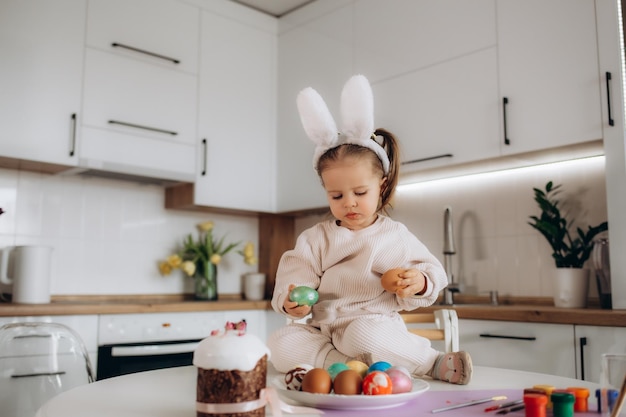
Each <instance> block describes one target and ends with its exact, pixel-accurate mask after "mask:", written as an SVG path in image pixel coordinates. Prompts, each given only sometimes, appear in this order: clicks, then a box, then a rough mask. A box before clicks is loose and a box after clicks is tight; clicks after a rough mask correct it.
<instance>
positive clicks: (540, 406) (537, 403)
mask: <svg viewBox="0 0 626 417" xmlns="http://www.w3.org/2000/svg"><path fill="white" fill-rule="evenodd" d="M547 404H548V397H547V396H546V395H545V394H540V393H537V392H535V393H525V394H524V410H525V413H526V417H546V405H547Z"/></svg>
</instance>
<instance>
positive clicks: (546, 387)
mask: <svg viewBox="0 0 626 417" xmlns="http://www.w3.org/2000/svg"><path fill="white" fill-rule="evenodd" d="M533 388H534V389H540V390H542V391H543V392H545V393H546V396H547V397H548V405H547V406H546V407H548V408H552V401H551V395H552V391H554V390H555V389H556V388H555V387H554V386H553V385H533Z"/></svg>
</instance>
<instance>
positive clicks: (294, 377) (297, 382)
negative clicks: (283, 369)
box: [285, 364, 313, 391]
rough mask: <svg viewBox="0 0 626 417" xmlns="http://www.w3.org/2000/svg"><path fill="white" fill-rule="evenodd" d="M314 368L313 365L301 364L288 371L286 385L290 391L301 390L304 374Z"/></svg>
mask: <svg viewBox="0 0 626 417" xmlns="http://www.w3.org/2000/svg"><path fill="white" fill-rule="evenodd" d="M311 369H313V366H311V365H306V364H300V365H296V366H295V367H294V368H292V369H290V370H289V371H287V373H286V374H285V387H286V388H287V389H288V390H290V391H300V389H301V388H302V380H303V379H304V375H305V374H306V373H307V372H309V371H310V370H311Z"/></svg>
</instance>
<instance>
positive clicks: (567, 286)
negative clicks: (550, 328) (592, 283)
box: [554, 268, 589, 308]
mask: <svg viewBox="0 0 626 417" xmlns="http://www.w3.org/2000/svg"><path fill="white" fill-rule="evenodd" d="M588 295H589V270H588V269H582V268H557V269H556V271H555V276H554V305H555V306H556V307H563V308H585V307H587V296H588Z"/></svg>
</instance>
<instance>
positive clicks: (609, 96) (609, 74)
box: [606, 71, 615, 126]
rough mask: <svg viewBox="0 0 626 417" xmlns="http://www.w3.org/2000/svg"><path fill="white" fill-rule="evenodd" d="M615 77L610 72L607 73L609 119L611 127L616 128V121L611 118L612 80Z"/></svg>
mask: <svg viewBox="0 0 626 417" xmlns="http://www.w3.org/2000/svg"><path fill="white" fill-rule="evenodd" d="M612 79H613V77H612V76H611V73H610V72H608V71H607V72H606V108H607V113H608V117H609V126H615V120H613V117H612V116H611V80H612Z"/></svg>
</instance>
